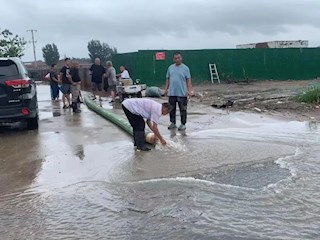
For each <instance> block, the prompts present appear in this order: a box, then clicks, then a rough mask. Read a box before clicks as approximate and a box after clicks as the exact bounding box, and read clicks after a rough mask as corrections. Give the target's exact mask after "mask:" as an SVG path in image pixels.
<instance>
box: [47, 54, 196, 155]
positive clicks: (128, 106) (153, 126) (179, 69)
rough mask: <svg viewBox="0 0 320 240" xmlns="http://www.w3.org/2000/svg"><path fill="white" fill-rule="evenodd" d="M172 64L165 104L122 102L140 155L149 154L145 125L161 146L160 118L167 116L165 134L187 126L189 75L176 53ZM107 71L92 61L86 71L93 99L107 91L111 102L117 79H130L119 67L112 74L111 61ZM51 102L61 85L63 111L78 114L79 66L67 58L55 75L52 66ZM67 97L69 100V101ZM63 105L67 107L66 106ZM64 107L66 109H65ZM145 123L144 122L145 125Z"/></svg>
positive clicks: (140, 101) (137, 101) (169, 70)
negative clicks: (65, 109)
mask: <svg viewBox="0 0 320 240" xmlns="http://www.w3.org/2000/svg"><path fill="white" fill-rule="evenodd" d="M173 61H174V63H173V64H172V65H170V66H169V68H168V70H167V74H166V86H165V95H167V96H169V101H168V102H167V103H162V104H160V103H158V102H156V101H154V100H151V99H146V98H145V99H141V98H131V99H126V100H125V101H123V103H122V108H123V111H124V113H125V115H126V117H127V118H128V120H129V122H130V125H131V126H132V128H133V139H134V146H135V147H136V148H137V149H138V150H141V151H149V150H150V149H149V148H148V147H147V146H146V143H145V125H146V124H147V125H148V127H149V128H150V130H151V131H152V132H153V133H154V134H155V137H156V139H158V140H159V141H160V142H161V144H163V145H165V144H166V141H165V139H164V138H163V136H162V135H161V134H160V131H159V129H158V124H159V119H160V117H161V116H162V115H167V114H170V125H169V126H168V129H169V130H173V129H177V128H178V130H179V131H184V130H185V129H186V123H187V106H188V98H189V97H190V96H191V95H192V83H191V74H190V69H189V68H188V66H186V65H185V64H183V63H182V55H181V53H180V52H176V53H175V54H174V56H173ZM106 65H107V68H104V67H103V66H102V65H101V61H100V59H99V58H96V59H95V63H94V64H93V65H92V66H91V67H90V69H89V70H90V72H91V77H92V79H91V81H92V93H93V99H94V100H95V99H96V96H98V97H99V100H102V98H101V93H102V89H104V90H105V91H107V90H108V89H109V90H110V91H111V97H112V100H111V102H113V101H114V100H115V96H116V85H117V78H121V79H130V75H129V73H128V71H127V70H126V69H125V67H123V66H122V67H120V72H121V73H120V74H116V70H115V68H114V67H113V65H112V62H111V61H108V62H107V63H106ZM50 79H51V88H52V98H53V99H57V98H58V94H59V84H62V86H61V88H60V89H61V91H62V92H63V97H62V101H63V108H68V107H69V106H72V108H73V111H74V112H75V113H78V112H80V109H79V108H78V103H79V99H80V98H79V96H80V94H81V92H80V83H81V79H80V76H79V64H78V63H77V62H74V63H73V65H72V66H71V61H70V59H69V58H66V59H65V62H64V67H63V68H62V69H61V70H60V74H59V75H58V74H57V71H56V65H52V68H51V71H50ZM70 94H71V96H72V97H71V99H70ZM66 101H67V103H66ZM67 104H68V105H67ZM176 105H178V106H179V109H180V117H181V124H180V126H179V127H177V125H176ZM145 119H146V122H145Z"/></svg>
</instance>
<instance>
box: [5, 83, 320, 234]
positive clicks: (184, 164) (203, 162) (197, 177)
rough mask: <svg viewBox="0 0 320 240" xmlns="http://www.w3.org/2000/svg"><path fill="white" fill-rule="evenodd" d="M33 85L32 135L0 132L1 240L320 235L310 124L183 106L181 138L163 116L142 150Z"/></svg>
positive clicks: (319, 152)
mask: <svg viewBox="0 0 320 240" xmlns="http://www.w3.org/2000/svg"><path fill="white" fill-rule="evenodd" d="M38 91H39V107H40V128H39V131H23V130H22V128H23V126H22V125H21V124H20V125H19V124H17V125H16V126H2V127H1V128H0V153H1V155H0V174H1V175H0V239H1V240H2V239H4V240H6V239H27V240H29V239H39V240H42V239H57V240H62V239H137V240H140V239H244V240H248V239H290V240H292V239H320V177H319V176H320V157H319V156H320V130H319V129H318V126H317V123H315V122H296V121H287V120H281V119H273V118H271V117H267V116H263V115H258V114H246V113H229V112H227V111H220V110H215V109H213V108H210V107H206V106H200V105H198V104H197V105H196V104H194V103H192V102H191V103H190V108H189V112H190V114H189V123H188V125H187V127H188V129H187V132H186V134H180V133H176V132H170V131H168V130H167V129H166V126H167V124H168V118H167V117H165V118H163V121H162V123H161V131H162V132H163V133H164V135H165V137H166V139H168V146H167V147H162V146H156V147H155V149H153V150H152V151H151V152H147V153H142V152H135V151H134V149H133V145H132V142H131V138H130V137H129V136H127V135H126V134H125V133H124V132H122V131H121V130H119V129H118V128H117V127H115V126H113V125H112V124H111V123H109V122H107V121H105V120H104V119H102V118H100V117H99V116H97V115H96V114H95V113H93V112H91V111H89V110H88V109H87V108H86V107H85V106H82V107H81V108H82V113H81V114H79V115H76V116H73V115H72V113H71V112H70V110H62V109H61V107H62V106H61V103H52V102H51V101H50V100H49V95H48V92H49V90H48V87H47V86H39V88H38ZM103 104H104V107H107V108H110V110H111V111H114V112H116V113H119V114H122V112H121V110H120V108H119V106H117V105H115V106H114V107H115V109H112V106H110V105H109V104H108V103H107V102H105V103H103ZM122 115H123V114H122Z"/></svg>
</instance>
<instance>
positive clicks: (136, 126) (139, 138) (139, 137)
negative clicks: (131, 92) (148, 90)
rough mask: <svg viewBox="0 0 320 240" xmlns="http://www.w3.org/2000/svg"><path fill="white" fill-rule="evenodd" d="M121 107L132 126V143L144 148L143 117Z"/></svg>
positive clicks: (144, 124) (144, 125)
mask: <svg viewBox="0 0 320 240" xmlns="http://www.w3.org/2000/svg"><path fill="white" fill-rule="evenodd" d="M122 109H123V111H124V113H125V114H126V116H127V118H128V120H129V123H130V125H131V126H132V128H133V143H134V146H137V148H140V149H144V148H145V144H146V143H145V131H144V130H145V127H146V123H145V121H144V119H143V117H141V116H139V115H136V114H133V113H132V112H130V111H129V110H128V109H127V108H126V107H125V106H123V105H122Z"/></svg>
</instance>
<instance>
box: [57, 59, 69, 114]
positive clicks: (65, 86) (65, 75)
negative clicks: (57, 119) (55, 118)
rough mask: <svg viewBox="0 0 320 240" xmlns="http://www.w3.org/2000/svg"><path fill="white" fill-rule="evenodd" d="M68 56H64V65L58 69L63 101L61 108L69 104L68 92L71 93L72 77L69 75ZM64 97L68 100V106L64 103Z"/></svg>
mask: <svg viewBox="0 0 320 240" xmlns="http://www.w3.org/2000/svg"><path fill="white" fill-rule="evenodd" d="M70 64H71V61H70V58H66V59H65V60H64V66H63V68H61V70H60V79H61V81H62V86H61V90H62V93H63V96H62V102H63V108H64V109H66V108H69V107H70V106H71V103H70V94H71V84H72V79H71V75H70ZM66 99H67V101H68V106H67V105H66Z"/></svg>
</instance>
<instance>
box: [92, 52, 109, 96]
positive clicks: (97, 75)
mask: <svg viewBox="0 0 320 240" xmlns="http://www.w3.org/2000/svg"><path fill="white" fill-rule="evenodd" d="M89 70H90V71H91V77H92V78H91V83H92V94H93V100H95V99H96V95H97V93H98V96H99V100H100V101H102V98H101V91H102V78H103V76H104V74H105V73H106V70H105V68H104V67H103V66H101V61H100V58H96V59H95V60H94V64H92V66H91V67H90V69H89Z"/></svg>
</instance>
